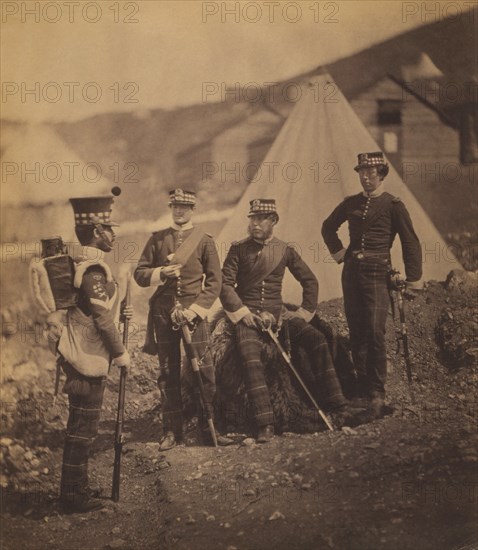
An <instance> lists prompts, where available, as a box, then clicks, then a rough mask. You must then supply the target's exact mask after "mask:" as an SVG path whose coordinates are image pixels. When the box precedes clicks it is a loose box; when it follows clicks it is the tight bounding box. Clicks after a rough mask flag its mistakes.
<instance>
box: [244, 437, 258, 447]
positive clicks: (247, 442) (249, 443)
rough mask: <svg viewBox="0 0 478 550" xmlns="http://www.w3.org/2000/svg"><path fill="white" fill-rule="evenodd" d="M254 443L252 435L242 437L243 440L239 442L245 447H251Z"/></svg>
mask: <svg viewBox="0 0 478 550" xmlns="http://www.w3.org/2000/svg"><path fill="white" fill-rule="evenodd" d="M255 444H256V440H255V439H253V438H252V437H246V439H244V441H243V442H242V443H241V445H244V446H246V447H251V446H252V445H255Z"/></svg>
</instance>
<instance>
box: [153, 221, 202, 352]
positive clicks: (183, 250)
mask: <svg viewBox="0 0 478 550" xmlns="http://www.w3.org/2000/svg"><path fill="white" fill-rule="evenodd" d="M204 235H205V233H204V231H203V230H202V229H201V228H200V227H197V226H195V227H193V230H192V231H191V233H190V234H189V236H188V237H187V238H186V239H185V240H184V241H183V242H182V243H181V246H180V247H179V248H178V249H177V250H176V252H175V253H174V255H173V257H172V258H171V260H170V262H169V263H170V264H180V265H186V264H187V262H188V260H189V258H190V257H191V256H192V254H193V252H194V251H195V250H196V248H197V247H198V245H199V243H200V242H201V239H202V238H203V237H204ZM163 244H164V241H163V242H162V243H161V248H162V246H163ZM167 286H168V284H167V282H166V283H165V284H164V285H161V286H158V288H157V289H156V291H155V292H154V294H153V295H152V296H151V298H150V299H149V312H148V326H147V328H146V341H145V342H144V346H143V352H144V353H148V354H150V355H156V353H157V352H158V350H157V345H156V338H155V334H154V322H153V303H154V301H155V300H156V298H157V297H158V296H159V295H161V294H162V293H163V292H164V290H165V288H167Z"/></svg>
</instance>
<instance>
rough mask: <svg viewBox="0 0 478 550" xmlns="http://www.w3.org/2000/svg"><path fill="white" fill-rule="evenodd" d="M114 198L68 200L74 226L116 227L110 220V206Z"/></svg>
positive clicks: (109, 196)
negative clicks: (71, 209)
mask: <svg viewBox="0 0 478 550" xmlns="http://www.w3.org/2000/svg"><path fill="white" fill-rule="evenodd" d="M113 200H114V197H113V196H111V195H108V196H103V197H77V198H73V199H70V203H71V206H72V208H73V212H74V215H75V225H77V226H78V225H95V224H97V223H100V224H101V225H110V226H118V224H117V223H115V222H114V221H112V220H111V206H112V204H113Z"/></svg>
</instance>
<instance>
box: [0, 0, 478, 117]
mask: <svg viewBox="0 0 478 550" xmlns="http://www.w3.org/2000/svg"><path fill="white" fill-rule="evenodd" d="M473 3H474V2H467V1H460V2H448V1H446V2H437V1H428V2H423V1H422V2H415V1H413V2H404V1H395V0H385V1H380V0H373V1H356V0H348V1H320V2H319V1H312V0H310V1H309V0H305V1H300V2H287V1H286V2H278V1H264V2H254V1H249V2H216V1H207V2H203V1H198V0H191V1H176V0H171V1H157V0H147V1H138V2H129V1H113V0H98V1H78V0H77V1H63V0H60V1H48V2H47V1H42V2H39V1H11V2H9V1H7V0H4V1H3V2H2V4H1V8H2V37H1V46H2V48H1V71H2V101H1V104H0V105H1V109H2V112H1V116H2V117H4V118H9V119H21V120H29V121H42V120H78V119H81V118H86V117H89V116H93V115H95V114H98V113H104V112H111V111H116V112H118V111H120V112H125V111H136V112H137V113H138V116H142V115H143V114H145V113H147V111H148V110H149V109H152V108H158V107H161V108H165V109H171V108H174V107H177V106H181V105H191V104H198V103H202V102H213V101H221V100H223V99H224V97H225V89H226V86H231V85H234V84H235V83H241V84H247V83H249V84H250V87H249V89H250V90H251V92H252V93H253V92H254V90H256V89H257V90H258V89H259V86H261V85H263V84H265V83H270V82H278V81H280V80H283V79H284V78H287V77H291V76H295V75H297V74H300V73H302V72H305V71H309V70H311V69H314V68H315V67H317V66H319V65H321V64H324V63H327V62H331V61H334V60H336V59H339V58H341V57H344V56H347V55H349V54H351V53H354V52H356V51H359V50H362V49H364V48H366V47H368V46H370V45H372V44H375V43H377V42H381V41H383V40H385V39H387V38H389V37H391V36H394V35H397V34H401V33H403V32H406V31H408V30H410V29H413V28H415V27H417V26H420V25H423V24H425V23H432V22H434V21H437V20H438V19H441V18H443V17H446V16H452V17H455V16H456V17H459V16H466V12H467V10H469V9H470V7H471V6H472V4H473Z"/></svg>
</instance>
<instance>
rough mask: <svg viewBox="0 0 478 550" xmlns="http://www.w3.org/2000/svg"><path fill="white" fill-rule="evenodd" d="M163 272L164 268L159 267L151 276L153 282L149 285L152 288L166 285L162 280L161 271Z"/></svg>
mask: <svg viewBox="0 0 478 550" xmlns="http://www.w3.org/2000/svg"><path fill="white" fill-rule="evenodd" d="M162 270H163V268H162V267H157V268H156V269H155V270H154V271H153V274H152V275H151V281H150V283H149V285H150V286H154V285H156V286H161V285H164V281H163V280H162V279H161V271H162Z"/></svg>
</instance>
